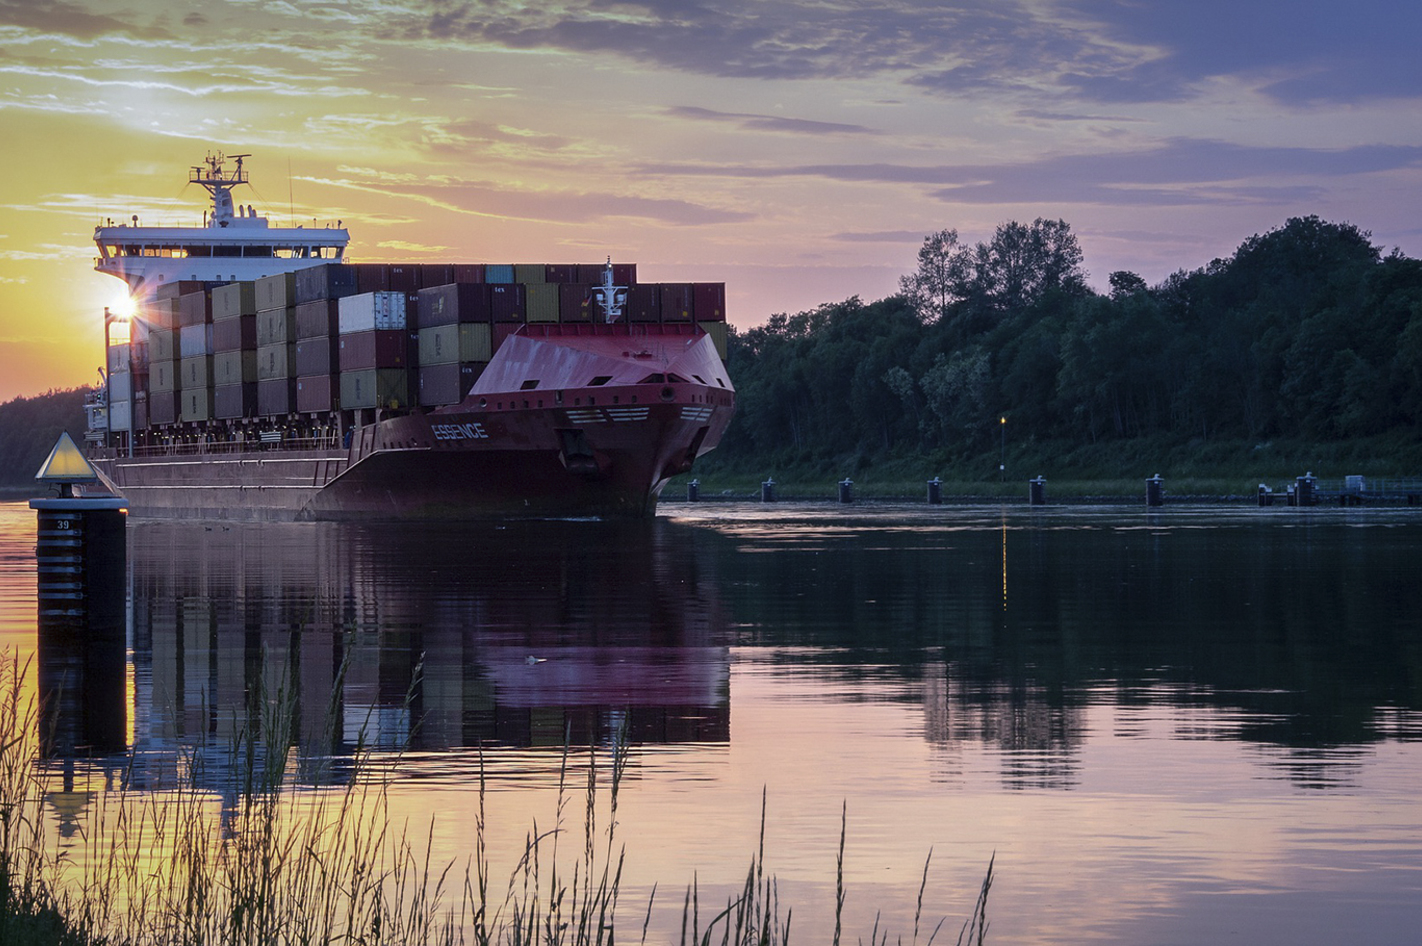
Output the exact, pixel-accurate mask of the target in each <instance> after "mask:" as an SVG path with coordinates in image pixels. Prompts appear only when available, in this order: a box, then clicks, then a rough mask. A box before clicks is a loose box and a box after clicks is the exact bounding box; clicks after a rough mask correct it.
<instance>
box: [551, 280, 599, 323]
mask: <svg viewBox="0 0 1422 946" xmlns="http://www.w3.org/2000/svg"><path fill="white" fill-rule="evenodd" d="M597 311H598V307H597V304H596V303H595V302H594V301H593V295H592V291H591V290H590V289H589V288H588V287H587V286H586V285H583V284H581V283H563V284H561V285H560V286H559V287H558V321H560V322H591V321H592V320H593V314H594V313H595V312H597Z"/></svg>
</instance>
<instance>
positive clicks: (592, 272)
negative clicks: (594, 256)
mask: <svg viewBox="0 0 1422 946" xmlns="http://www.w3.org/2000/svg"><path fill="white" fill-rule="evenodd" d="M603 265H604V264H602V263H579V264H578V266H577V272H576V273H575V274H574V277H573V278H572V279H570V280H568V281H569V282H579V283H582V284H583V285H585V286H597V285H601V284H602V269H603Z"/></svg>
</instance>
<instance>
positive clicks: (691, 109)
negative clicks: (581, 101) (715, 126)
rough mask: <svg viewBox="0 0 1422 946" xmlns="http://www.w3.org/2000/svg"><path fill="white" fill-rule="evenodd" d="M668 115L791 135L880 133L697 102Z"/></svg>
mask: <svg viewBox="0 0 1422 946" xmlns="http://www.w3.org/2000/svg"><path fill="white" fill-rule="evenodd" d="M666 114H668V115H671V116H672V117H674V118H684V119H689V120H691V121H703V122H720V123H726V124H732V125H737V126H739V127H740V128H742V129H744V130H746V131H769V132H778V133H782V134H791V135H877V134H879V132H877V131H875V130H874V129H873V128H868V127H865V126H864V125H850V124H845V123H842V122H821V121H813V120H810V119H805V118H787V117H785V116H783V115H757V114H755V113H751V112H717V111H713V110H712V109H709V108H699V107H697V106H694V105H676V106H673V107H671V108H668V109H666Z"/></svg>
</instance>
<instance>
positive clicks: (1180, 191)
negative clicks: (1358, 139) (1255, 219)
mask: <svg viewBox="0 0 1422 946" xmlns="http://www.w3.org/2000/svg"><path fill="white" fill-rule="evenodd" d="M1417 167H1422V146H1387V145H1364V146H1359V147H1355V148H1342V149H1313V148H1296V147H1251V146H1248V145H1238V144H1232V143H1229V142H1222V141H1199V140H1192V139H1186V138H1180V139H1172V140H1169V141H1167V142H1164V143H1162V144H1161V145H1159V146H1157V147H1154V148H1148V149H1143V150H1136V151H1126V152H1116V153H1102V154H1080V155H1065V156H1052V157H1046V158H1042V159H1039V160H1036V161H1027V162H1021V163H1017V164H970V165H932V166H913V165H903V164H892V163H880V164H818V165H803V164H802V165H785V166H774V165H765V166H752V165H692V164H656V165H645V166H643V167H642V168H641V169H640V170H641V171H642V172H643V173H646V174H658V175H669V176H672V175H696V176H724V177H744V178H778V177H820V178H827V179H830V180H835V181H841V182H849V183H872V184H917V185H934V186H937V188H938V189H936V190H933V191H931V192H930V193H931V195H932V196H934V197H936V198H939V199H941V200H946V201H954V202H961V203H989V204H990V203H1033V202H1052V203H1063V202H1065V203H1109V204H1121V205H1143V204H1144V205H1179V204H1193V203H1208V202H1211V201H1216V200H1250V201H1264V202H1283V201H1288V200H1298V199H1300V198H1307V197H1310V196H1317V194H1318V193H1319V189H1318V186H1317V185H1300V184H1295V183H1287V184H1285V183H1275V184H1268V185H1265V184H1259V183H1249V182H1251V181H1255V180H1256V179H1259V180H1267V181H1281V180H1282V179H1284V178H1287V177H1289V176H1291V175H1308V176H1312V177H1322V178H1333V177H1344V176H1351V175H1359V174H1369V173H1375V172H1380V171H1390V170H1398V169H1403V168H1417Z"/></svg>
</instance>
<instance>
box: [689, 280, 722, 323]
mask: <svg viewBox="0 0 1422 946" xmlns="http://www.w3.org/2000/svg"><path fill="white" fill-rule="evenodd" d="M691 292H692V295H693V297H694V298H693V306H692V311H693V312H694V313H695V315H694V318H695V319H696V321H698V322H724V321H726V284H725V283H723V282H698V283H692V286H691Z"/></svg>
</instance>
